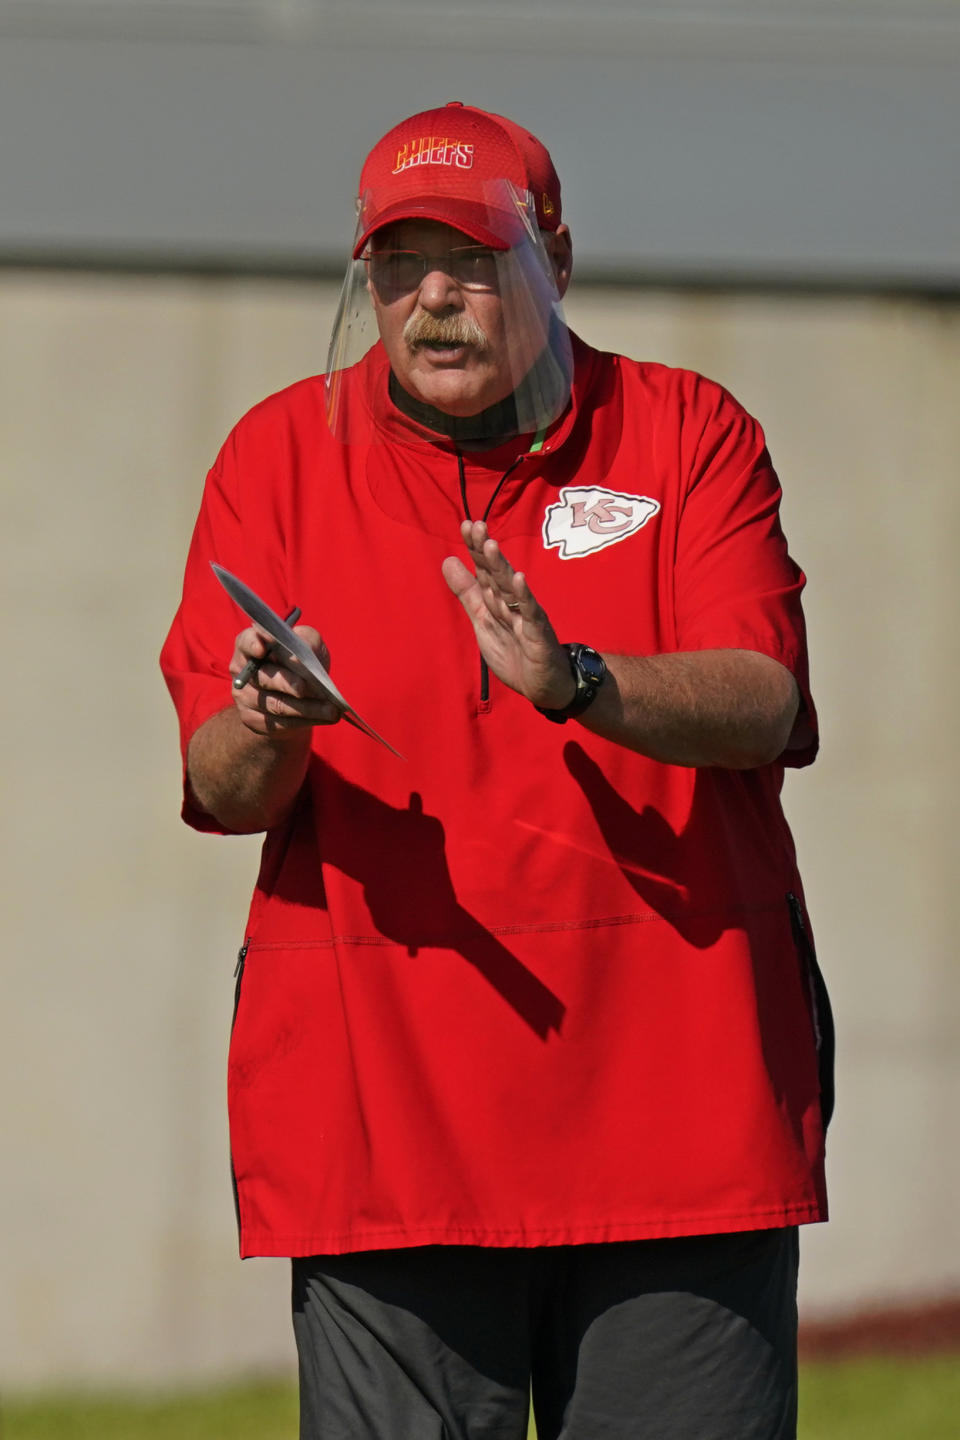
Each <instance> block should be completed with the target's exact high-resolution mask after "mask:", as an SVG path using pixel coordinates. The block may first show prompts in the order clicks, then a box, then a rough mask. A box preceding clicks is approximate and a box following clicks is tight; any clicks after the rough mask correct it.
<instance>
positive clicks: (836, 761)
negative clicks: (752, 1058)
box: [0, 271, 960, 1385]
mask: <svg viewBox="0 0 960 1440" xmlns="http://www.w3.org/2000/svg"><path fill="white" fill-rule="evenodd" d="M334 300H335V294H334V291H333V289H332V288H331V287H330V286H327V285H322V284H317V285H306V284H300V285H294V284H292V283H291V284H284V283H279V282H278V283H268V282H258V281H253V280H247V281H239V280H238V281H227V280H205V281H201V280H193V281H191V280H186V279H170V278H167V279H134V278H129V279H118V278H110V277H90V276H82V275H73V276H68V275H61V276H57V275H50V274H46V275H45V274H41V273H30V272H15V271H8V272H5V273H0V457H2V459H0V464H2V478H3V495H4V516H5V520H4V524H3V527H2V536H0V545H2V557H3V564H2V578H0V584H2V587H3V590H2V597H3V622H2V623H3V626H4V630H5V634H4V641H5V643H4V651H5V659H6V674H7V684H6V687H5V688H6V695H5V704H4V707H3V710H4V721H3V724H4V732H5V744H4V746H3V772H4V773H3V796H4V804H3V824H4V830H3V840H2V844H3V852H2V854H3V862H4V863H3V873H4V880H5V885H4V890H5V896H4V916H5V922H6V923H5V928H6V938H7V944H6V946H5V952H4V958H3V966H4V985H3V991H4V1000H5V1003H4V1006H3V1010H2V1021H0V1026H2V1028H0V1094H2V1095H3V1106H2V1117H3V1118H2V1127H3V1129H2V1135H0V1142H2V1154H3V1157H4V1181H3V1186H2V1191H0V1194H2V1201H0V1206H2V1214H3V1236H4V1241H3V1247H2V1253H0V1382H2V1383H4V1384H7V1385H38V1384H44V1383H48V1382H51V1381H57V1380H67V1379H72V1380H85V1381H88V1382H90V1383H95V1382H104V1381H110V1382H119V1381H122V1380H124V1379H131V1380H144V1379H161V1380H162V1379H165V1378H170V1379H173V1378H178V1379H182V1378H186V1377H189V1376H200V1375H211V1374H232V1373H235V1372H237V1371H239V1370H250V1369H252V1368H270V1367H276V1366H278V1365H289V1364H290V1361H291V1356H290V1351H291V1348H292V1347H291V1344H290V1341H289V1338H288V1321H287V1315H286V1309H287V1306H286V1290H287V1275H286V1267H285V1266H284V1265H283V1264H282V1263H279V1264H268V1263H266V1262H259V1263H255V1264H250V1265H244V1266H241V1265H240V1264H239V1263H238V1262H237V1261H236V1258H235V1256H236V1244H235V1235H234V1230H233V1216H232V1207H231V1200H230V1185H229V1175H228V1161H227V1139H226V1123H225V1097H224V1089H225V1087H224V1062H225V1054H226V1041H227V1030H228V1027H229V1019H230V1011H231V1004H232V978H231V972H232V967H233V959H234V953H235V951H236V947H237V944H238V943H239V939H240V936H241V932H242V927H243V917H244V912H245V906H246V903H247V896H248V892H249V889H250V886H251V883H252V878H253V872H254V869H255V864H256V851H257V842H256V841H255V840H247V839H243V840H220V841H218V840H215V839H212V838H208V837H200V836H197V835H194V834H193V833H191V832H189V831H187V830H186V829H185V828H184V827H183V826H181V825H180V823H179V821H178V818H177V788H178V762H177V756H176V734H175V725H174V716H173V711H172V707H171V706H170V705H169V702H168V700H167V698H166V694H165V691H164V690H163V686H162V682H161V680H160V678H159V673H158V671H157V667H156V655H157V651H158V649H159V646H160V643H161V641H162V638H163V635H164V633H165V630H166V626H167V624H168V622H169V619H170V617H171V615H172V612H173V609H174V607H175V605H176V603H177V598H178V592H179V582H180V575H181V572H182V565H183V559H184V554H185V550H186V544H187V540H188V536H189V532H190V528H191V525H192V522H193V517H194V514H195V511H196V507H197V504H198V501H199V493H200V485H201V482H202V477H203V473H204V471H205V469H206V467H207V465H208V464H209V463H210V461H211V460H212V458H213V456H214V454H215V453H216V450H217V448H218V446H219V444H220V442H221V440H222V438H223V436H224V435H225V433H226V431H227V429H228V428H229V426H230V424H231V423H232V422H233V420H234V419H235V418H236V417H237V416H238V415H239V414H240V413H241V412H242V411H243V410H244V409H245V408H246V407H247V406H248V405H250V404H252V403H254V402H255V401H256V400H258V399H259V398H260V397H261V396H262V395H264V394H266V393H267V392H268V391H270V390H274V389H277V388H279V387H280V386H282V385H283V384H285V383H287V382H288V381H291V380H293V379H296V378H298V377H299V376H300V375H303V374H307V373H310V372H314V371H318V370H320V369H321V368H322V365H323V359H324V354H325V349H326V337H327V334H328V331H329V326H330V319H331V314H332V307H333V303H334ZM568 314H569V317H570V319H571V322H572V323H573V324H574V325H575V327H576V328H577V329H579V330H580V331H581V333H583V334H584V335H585V336H586V337H587V338H588V339H590V340H592V341H594V342H595V343H599V344H602V345H606V346H610V347H613V348H619V349H623V350H625V351H626V352H627V353H630V354H633V355H638V356H644V357H648V358H656V359H659V360H663V361H666V362H668V363H671V364H684V365H689V366H692V367H694V368H697V369H702V370H704V371H706V372H707V373H708V374H710V375H713V376H714V377H716V378H718V379H721V380H722V381H723V382H724V383H725V384H727V385H728V386H729V387H730V388H731V389H732V390H733V391H734V393H735V394H737V395H738V397H739V398H740V399H741V400H742V401H743V402H744V403H745V404H746V405H747V406H748V408H750V409H751V410H753V411H754V412H755V413H756V414H758V415H759V416H760V418H761V419H762V421H763V422H764V425H765V428H766V431H767V436H768V439H769V442H770V446H771V449H772V452H773V455H774V460H775V462H776V463H777V466H778V469H779V471H780V473H781V476H782V478H783V480H784V483H785V486H786V490H787V495H786V500H785V505H784V515H785V524H786V528H787V532H788V535H789V537H790V540H791V545H792V548H793V550H794V553H795V554H796V556H797V558H798V559H799V560H800V562H801V564H802V565H803V566H804V568H805V569H806V570H807V573H808V576H809V580H810V588H809V590H808V601H807V614H808V621H809V626H810V632H811V645H812V652H813V679H814V686H815V691H816V694H817V698H818V702H819V705H820V709H821V719H822V727H823V751H822V755H821V758H820V760H819V761H818V763H817V765H816V766H815V767H814V769H813V770H812V771H809V772H804V773H802V774H800V775H798V776H792V777H790V779H789V780H788V784H787V791H786V803H787V808H788V813H789V815H790V817H791V820H792V823H793V826H794V830H795V833H796V836H797V841H798V847H799V850H800V856H801V864H802V868H803V870H804V874H805V877H806V882H807V890H808V898H809V902H810V908H811V911H812V914H813V918H814V922H815V926H816V930H817V938H818V941H819V948H820V952H821V960H822V963H823V965H824V968H825V969H826V971H827V974H828V979H829V981H830V984H831V989H832V992H833V995H834V1001H835V1008H836V1010H837V1015H838V1023H839V1028H840V1036H841V1038H840V1064H839V1103H838V1112H837V1118H836V1120H835V1122H834V1128H833V1130H832V1131H831V1143H830V1180H831V1186H832V1195H833V1213H834V1221H833V1223H832V1224H831V1225H830V1226H827V1227H817V1228H816V1229H815V1230H811V1231H808V1232H807V1235H806V1237H805V1239H806V1246H805V1253H806V1266H805V1274H804V1280H803V1298H804V1304H805V1307H806V1309H807V1310H808V1312H813V1311H817V1310H843V1309H848V1308H851V1307H853V1306H855V1305H857V1304H860V1303H863V1302H864V1301H867V1300H871V1299H874V1298H881V1297H883V1298H886V1297H890V1296H896V1295H900V1294H903V1295H907V1294H911V1295H912V1294H915V1293H918V1292H920V1293H930V1294H936V1293H940V1292H942V1291H943V1290H945V1289H950V1288H953V1289H960V1246H958V1245H957V1243H956V1241H957V1235H956V1218H955V1217H956V1211H957V1200H958V1196H960V1159H958V1147H957V1144H956V1122H955V1116H956V1114H957V1113H958V1109H960V1061H958V1058H957V1045H956V1041H957V1037H958V1033H960V978H958V971H957V967H956V964H955V951H956V940H955V937H956V934H957V933H958V928H960V926H958V921H960V914H958V912H960V898H958V886H957V884H956V882H955V879H954V875H955V872H956V869H957V858H958V856H957V844H956V840H955V838H954V837H955V827H954V824H953V815H952V810H953V806H954V804H955V801H956V786H957V778H958V761H957V756H956V743H955V734H956V714H957V710H958V701H960V694H958V689H960V686H958V678H957V676H958V669H957V645H956V633H957V612H958V603H957V602H958V590H960V583H958V567H957V563H956V559H955V554H954V551H955V545H956V540H955V536H956V534H957V531H958V521H960V486H958V483H957V482H958V479H960V476H958V459H957V457H958V455H960V409H958V405H957V398H956V397H957V395H958V393H960V306H957V305H956V304H954V305H950V304H947V303H944V304H941V305H935V304H933V303H925V302H914V303H910V302H907V301H896V300H871V299H853V298H849V299H825V298H820V299H816V298H806V299H804V298H779V299H770V298H764V297H761V296H756V297H748V298H747V297H742V296H741V297H734V296H723V297H720V296H712V297H711V296H708V295H700V296H696V295H683V294H680V293H673V292H671V293H667V292H663V293H651V292H639V291H636V292H631V291H626V290H624V291H589V290H584V291H581V292H579V293H577V292H576V288H575V289H574V293H573V295H572V297H571V300H570V303H569V305H568Z"/></svg>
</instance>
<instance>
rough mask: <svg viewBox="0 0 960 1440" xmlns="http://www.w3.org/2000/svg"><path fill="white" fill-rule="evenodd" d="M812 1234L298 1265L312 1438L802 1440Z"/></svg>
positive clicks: (437, 1250)
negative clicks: (530, 1424) (802, 1262)
mask: <svg viewBox="0 0 960 1440" xmlns="http://www.w3.org/2000/svg"><path fill="white" fill-rule="evenodd" d="M796 1291H797V1232H796V1230H795V1229H784V1230H754V1231H747V1232H745V1233H742V1234H733V1235H712V1236H696V1237H693V1238H684V1239H677V1240H640V1241H631V1242H624V1243H611V1244H606V1245H574V1246H556V1247H545V1248H540V1249H530V1250H521V1249H486V1248H479V1247H474V1246H427V1247H422V1248H417V1249H411V1250H379V1251H364V1252H362V1253H359V1254H354V1255H333V1256H330V1255H327V1256H311V1257H309V1258H307V1259H301V1260H294V1262H293V1320H294V1330H295V1334H296V1339H297V1349H298V1353H299V1359H300V1404H301V1419H300V1437H301V1440H524V1437H525V1436H526V1433H527V1415H528V1406H529V1403H530V1394H531V1390H532V1395H533V1406H534V1413H535V1417H536V1423H537V1432H538V1440H795V1436H796V1433H797V1430H796V1427H797V1358H796V1354H797V1307H796Z"/></svg>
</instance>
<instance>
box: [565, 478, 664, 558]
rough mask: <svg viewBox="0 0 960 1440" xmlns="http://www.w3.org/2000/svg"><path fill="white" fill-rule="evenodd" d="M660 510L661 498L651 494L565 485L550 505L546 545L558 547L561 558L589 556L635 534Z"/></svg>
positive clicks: (592, 486)
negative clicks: (654, 498)
mask: <svg viewBox="0 0 960 1440" xmlns="http://www.w3.org/2000/svg"><path fill="white" fill-rule="evenodd" d="M659 509H660V502H659V500H651V499H650V497H649V495H621V494H620V493H619V491H617V490H605V489H603V488H602V487H601V486H599V485H565V486H564V488H563V489H562V490H561V491H560V499H559V500H558V501H557V502H556V504H554V505H548V506H547V513H546V515H545V516H544V518H543V544H544V548H545V549H547V550H549V549H550V547H551V546H553V545H555V546H557V548H558V549H559V551H560V559H561V560H575V559H577V557H578V556H580V555H590V554H592V552H593V551H594V550H602V549H603V548H604V546H606V545H616V543H617V541H618V540H626V538H627V536H628V535H634V534H636V532H637V531H638V530H642V529H643V527H644V525H646V523H647V521H648V520H652V519H653V517H654V515H656V513H657V511H658V510H659Z"/></svg>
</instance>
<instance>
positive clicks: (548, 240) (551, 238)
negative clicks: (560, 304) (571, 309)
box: [540, 225, 573, 298]
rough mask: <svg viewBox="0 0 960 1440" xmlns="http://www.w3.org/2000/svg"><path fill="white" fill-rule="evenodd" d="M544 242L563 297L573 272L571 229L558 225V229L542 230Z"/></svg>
mask: <svg viewBox="0 0 960 1440" xmlns="http://www.w3.org/2000/svg"><path fill="white" fill-rule="evenodd" d="M540 234H541V235H542V236H543V243H544V246H545V247H546V251H547V254H548V255H549V256H550V260H551V263H552V265H553V273H554V275H555V276H556V280H557V290H558V291H559V292H560V296H561V298H562V297H563V296H564V295H565V294H566V293H567V286H568V285H569V284H570V276H571V274H572V273H573V242H572V241H571V239H570V231H569V229H568V227H567V226H566V225H558V226H557V228H556V230H541V232H540Z"/></svg>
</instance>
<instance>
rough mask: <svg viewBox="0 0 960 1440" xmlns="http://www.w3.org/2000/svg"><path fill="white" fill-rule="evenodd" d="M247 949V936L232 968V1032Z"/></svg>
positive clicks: (248, 939)
mask: <svg viewBox="0 0 960 1440" xmlns="http://www.w3.org/2000/svg"><path fill="white" fill-rule="evenodd" d="M249 949H250V937H249V935H248V936H247V938H246V939H245V940H244V942H243V944H242V945H241V946H240V949H239V951H238V952H237V963H236V965H235V966H234V967H233V978H234V980H235V981H236V984H235V985H234V987H233V1019H232V1020H231V1021H230V1029H231V1031H232V1030H233V1027H234V1025H236V1023H237V1010H238V1008H239V1005H240V987H241V986H242V984H243V969H244V966H245V965H246V963H247V951H248V950H249Z"/></svg>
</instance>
